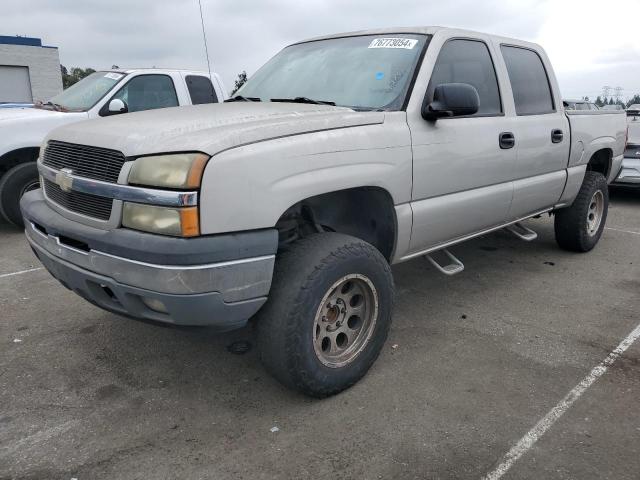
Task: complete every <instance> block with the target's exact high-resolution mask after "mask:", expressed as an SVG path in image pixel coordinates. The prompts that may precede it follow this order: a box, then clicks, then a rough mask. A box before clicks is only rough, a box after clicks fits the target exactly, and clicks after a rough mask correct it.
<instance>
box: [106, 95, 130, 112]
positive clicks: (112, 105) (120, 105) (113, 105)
mask: <svg viewBox="0 0 640 480" xmlns="http://www.w3.org/2000/svg"><path fill="white" fill-rule="evenodd" d="M128 111H129V107H127V104H126V103H124V102H123V101H122V100H120V99H119V98H114V99H113V100H111V101H110V102H109V107H108V108H107V114H108V115H117V114H119V113H127V112H128Z"/></svg>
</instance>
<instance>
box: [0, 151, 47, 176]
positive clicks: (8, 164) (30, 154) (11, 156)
mask: <svg viewBox="0 0 640 480" xmlns="http://www.w3.org/2000/svg"><path fill="white" fill-rule="evenodd" d="M39 152H40V147H22V148H16V149H14V150H11V151H9V152H6V153H4V154H3V155H2V156H0V176H2V175H4V173H5V172H7V171H9V170H10V169H11V168H13V167H15V166H16V165H19V164H21V163H27V162H35V161H36V160H37V159H38V154H39Z"/></svg>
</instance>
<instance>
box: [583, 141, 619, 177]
mask: <svg viewBox="0 0 640 480" xmlns="http://www.w3.org/2000/svg"><path fill="white" fill-rule="evenodd" d="M612 160H613V150H612V149H611V148H608V147H607V148H601V149H599V150H596V151H595V152H593V154H592V155H591V158H589V161H588V162H587V171H588V172H598V173H601V174H602V175H604V178H609V174H610V173H611V163H612Z"/></svg>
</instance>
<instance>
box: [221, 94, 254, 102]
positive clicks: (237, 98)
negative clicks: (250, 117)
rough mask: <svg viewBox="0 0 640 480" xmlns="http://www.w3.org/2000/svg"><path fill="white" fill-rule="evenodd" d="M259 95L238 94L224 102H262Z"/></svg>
mask: <svg viewBox="0 0 640 480" xmlns="http://www.w3.org/2000/svg"><path fill="white" fill-rule="evenodd" d="M261 101H262V100H261V99H260V98H259V97H243V96H242V95H236V96H235V97H231V98H227V99H226V100H225V101H224V102H225V103H227V102H261Z"/></svg>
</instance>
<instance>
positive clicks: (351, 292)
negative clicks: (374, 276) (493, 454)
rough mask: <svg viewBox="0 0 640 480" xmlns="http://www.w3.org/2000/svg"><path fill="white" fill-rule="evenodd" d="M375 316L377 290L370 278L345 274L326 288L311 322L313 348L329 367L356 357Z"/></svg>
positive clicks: (361, 348) (373, 325)
mask: <svg viewBox="0 0 640 480" xmlns="http://www.w3.org/2000/svg"><path fill="white" fill-rule="evenodd" d="M377 318H378V292H377V290H376V288H375V287H374V285H373V283H372V282H371V280H369V278H367V277H366V276H364V275H361V274H350V275H345V276H344V277H342V278H340V279H339V280H338V281H336V282H335V283H334V284H333V285H331V287H330V288H329V289H328V290H327V293H326V294H325V295H324V297H323V298H322V301H321V302H320V305H319V306H318V311H317V312H316V316H315V321H314V322H313V331H312V336H313V337H312V338H313V348H314V351H315V353H316V356H317V357H318V360H320V362H322V364H323V365H325V366H327V367H331V368H340V367H343V366H345V365H347V364H349V363H351V362H353V361H354V360H355V358H356V357H357V356H358V355H360V353H362V351H363V350H364V349H365V347H366V346H367V345H368V344H369V340H370V339H371V335H372V334H373V331H374V328H375V325H376V321H377Z"/></svg>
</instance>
